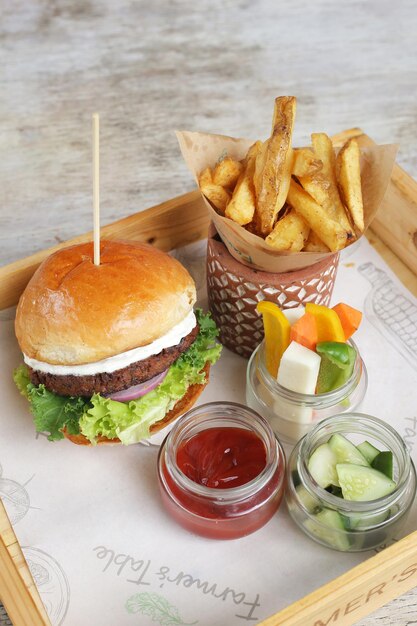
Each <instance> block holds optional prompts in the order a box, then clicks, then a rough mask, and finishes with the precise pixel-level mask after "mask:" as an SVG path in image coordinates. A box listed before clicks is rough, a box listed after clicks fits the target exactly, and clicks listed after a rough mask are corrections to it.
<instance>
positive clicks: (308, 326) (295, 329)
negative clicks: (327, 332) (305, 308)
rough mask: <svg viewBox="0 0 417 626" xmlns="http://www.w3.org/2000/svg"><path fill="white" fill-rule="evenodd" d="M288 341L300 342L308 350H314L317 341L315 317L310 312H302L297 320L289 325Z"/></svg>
mask: <svg viewBox="0 0 417 626" xmlns="http://www.w3.org/2000/svg"><path fill="white" fill-rule="evenodd" d="M290 341H296V342H297V343H301V345H302V346H305V347H306V348H308V349H309V350H315V349H316V344H317V341H318V333H317V323H316V318H315V317H314V315H312V314H311V313H304V315H303V316H302V317H300V319H299V320H297V321H296V322H295V324H293V325H292V326H291V331H290Z"/></svg>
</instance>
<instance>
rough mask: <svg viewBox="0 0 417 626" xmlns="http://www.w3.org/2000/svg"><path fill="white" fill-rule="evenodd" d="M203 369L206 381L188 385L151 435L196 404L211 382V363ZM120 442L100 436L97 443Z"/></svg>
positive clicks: (82, 441)
mask: <svg viewBox="0 0 417 626" xmlns="http://www.w3.org/2000/svg"><path fill="white" fill-rule="evenodd" d="M202 371H203V372H205V374H206V378H205V381H204V383H201V384H200V385H190V387H188V389H187V393H186V394H185V395H184V396H183V397H182V398H181V400H178V402H177V403H176V405H175V406H174V408H173V409H171V410H170V411H169V413H167V414H166V415H165V417H164V419H162V420H160V421H159V422H156V423H155V424H153V425H152V426H151V428H150V434H151V436H152V435H154V434H155V433H157V432H159V431H160V430H162V429H163V428H165V426H168V424H172V423H173V422H175V420H177V419H178V418H179V417H181V415H183V414H184V413H185V412H186V411H188V409H191V407H192V406H193V405H194V404H195V402H196V401H197V399H198V397H199V395H200V394H201V392H202V391H203V389H204V387H205V386H206V385H207V383H208V382H209V374H210V364H209V363H206V364H205V366H204V367H203V369H202ZM63 434H64V437H65V438H66V439H69V440H70V441H72V443H76V444H77V445H80V446H91V445H92V444H91V443H90V441H89V440H88V439H87V438H86V437H84V435H82V434H79V435H70V434H69V433H68V432H67V431H66V430H65V429H64V430H63ZM119 443H121V441H120V439H107V438H106V437H98V438H97V442H96V444H97V445H104V444H113V445H115V444H119Z"/></svg>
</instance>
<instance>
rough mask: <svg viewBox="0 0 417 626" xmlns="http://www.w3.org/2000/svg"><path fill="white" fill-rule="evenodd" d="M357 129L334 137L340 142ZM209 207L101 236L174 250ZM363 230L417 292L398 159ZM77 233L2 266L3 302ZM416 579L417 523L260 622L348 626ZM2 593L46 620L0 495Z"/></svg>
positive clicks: (22, 619)
mask: <svg viewBox="0 0 417 626" xmlns="http://www.w3.org/2000/svg"><path fill="white" fill-rule="evenodd" d="M349 137H357V139H358V141H359V143H360V145H362V146H366V145H370V144H372V140H371V139H370V138H369V137H368V136H367V135H365V134H364V133H363V132H362V131H361V130H360V129H351V130H347V131H343V132H342V133H340V134H338V135H336V136H335V137H333V141H334V143H335V145H340V144H342V143H343V142H344V141H346V139H348V138H349ZM208 222H209V219H208V215H207V211H206V208H205V205H204V203H203V201H202V199H201V196H200V192H199V191H193V192H190V193H187V194H184V195H182V196H178V197H177V198H173V199H172V200H168V201H167V202H164V203H162V204H160V205H158V206H155V207H153V208H151V209H148V210H147V211H143V212H141V213H137V214H135V215H132V216H130V217H127V218H125V219H123V220H120V221H117V222H114V223H113V224H110V225H108V226H105V227H103V228H102V231H101V233H102V237H103V238H105V239H125V240H136V241H143V242H147V243H151V244H153V245H155V246H156V247H158V248H161V249H162V250H171V249H173V248H177V247H180V246H184V245H186V244H189V243H192V242H194V241H197V240H199V239H203V238H205V237H206V236H207V229H208ZM367 237H368V239H369V241H370V242H371V244H372V245H373V246H374V247H375V248H376V249H377V250H378V252H379V253H380V254H381V256H382V257H383V258H384V259H385V261H386V262H387V263H388V265H390V267H391V269H392V270H393V271H394V272H395V273H396V275H397V276H398V278H399V279H400V280H401V281H402V282H403V283H404V284H405V285H406V287H407V288H408V289H409V290H410V291H411V292H412V293H414V295H416V296H417V254H416V252H417V250H416V248H417V182H416V181H414V180H413V179H412V178H411V177H410V176H409V175H408V174H406V173H405V172H404V171H403V170H402V169H401V168H400V167H399V166H397V165H395V166H394V170H393V174H392V178H391V182H390V184H389V187H388V190H387V193H386V196H385V199H384V202H383V204H382V206H381V209H380V211H379V212H378V215H377V217H376V218H375V220H374V222H373V223H372V230H371V231H368V233H367ZM91 239H92V234H91V233H87V234H85V235H81V236H79V237H75V238H74V239H71V240H70V241H67V242H65V243H63V244H60V245H58V246H55V247H53V248H50V249H48V250H44V251H42V252H38V253H36V254H34V255H32V256H30V257H27V258H26V259H22V260H20V261H16V262H15V263H11V264H10V265H7V266H5V267H3V268H0V310H1V309H5V308H8V307H11V306H13V305H15V304H16V303H17V301H18V299H19V296H20V294H21V293H22V291H23V289H24V288H25V286H26V284H27V282H28V280H29V279H30V277H31V276H32V274H33V272H34V271H35V269H36V268H37V267H38V265H39V264H40V263H41V261H42V260H43V259H44V258H45V257H47V256H48V255H49V254H51V252H54V251H55V250H59V249H60V248H62V247H64V246H67V245H69V244H73V243H79V242H82V241H89V240H91ZM416 585H417V531H416V532H413V533H411V534H410V535H408V536H407V537H405V538H404V539H402V540H401V541H399V542H397V543H396V544H394V545H392V546H391V547H389V548H387V549H386V550H384V551H383V552H380V553H379V554H377V555H376V556H374V557H371V558H369V559H368V560H367V561H365V562H364V563H361V564H360V565H358V566H356V567H354V568H353V569H351V570H349V571H348V572H346V573H345V574H343V575H342V576H339V577H338V578H336V579H334V580H333V581H331V582H329V583H328V584H326V585H324V586H322V587H320V588H319V589H317V590H316V591H313V592H312V593H310V594H309V595H307V596H305V597H304V598H302V599H301V600H299V601H297V602H295V603H293V604H291V605H290V606H288V607H287V608H285V609H284V610H282V611H280V612H279V613H276V614H275V615H273V616H271V617H270V618H268V619H266V620H264V621H263V622H261V623H260V625H259V626H326V625H328V624H333V623H336V624H337V625H338V626H348V625H351V624H353V623H355V622H357V621H358V620H359V619H361V618H362V617H364V616H366V615H368V614H369V613H372V612H373V611H375V610H376V609H377V608H379V607H381V606H383V605H384V604H386V603H387V602H389V601H390V600H392V599H393V598H396V597H398V596H399V595H401V594H403V593H405V592H406V591H408V590H410V589H412V588H413V587H415V586H416ZM0 599H1V601H2V602H3V604H4V606H5V608H6V610H7V612H8V614H9V617H10V619H11V620H12V622H13V624H14V625H15V626H48V625H49V624H50V622H49V620H48V617H47V615H46V613H45V609H44V607H43V604H42V601H41V599H40V596H39V593H38V591H37V588H36V585H35V583H34V581H33V579H32V576H31V574H30V571H29V569H28V566H27V564H26V561H25V559H24V556H23V553H22V551H21V549H20V546H19V543H18V541H17V539H16V536H15V534H14V531H13V529H12V527H11V525H10V522H9V520H8V517H7V514H6V511H5V509H4V506H3V503H2V502H1V500H0Z"/></svg>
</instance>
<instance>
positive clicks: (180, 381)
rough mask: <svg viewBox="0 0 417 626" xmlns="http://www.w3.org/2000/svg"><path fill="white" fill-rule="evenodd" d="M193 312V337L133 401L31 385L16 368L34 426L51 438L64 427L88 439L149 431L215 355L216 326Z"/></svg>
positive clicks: (131, 439) (133, 439)
mask: <svg viewBox="0 0 417 626" xmlns="http://www.w3.org/2000/svg"><path fill="white" fill-rule="evenodd" d="M196 316H197V320H198V323H199V326H200V331H199V333H198V335H197V338H196V340H195V341H194V342H193V343H192V345H191V346H190V347H189V348H188V350H186V351H185V352H184V353H183V354H182V355H181V356H180V357H179V358H178V359H177V360H176V361H175V363H174V364H173V365H171V367H170V368H169V370H168V373H167V375H166V377H165V378H164V380H163V381H162V383H161V384H160V385H159V386H158V387H156V388H155V389H154V390H153V391H151V392H150V393H148V394H146V395H145V396H143V397H142V398H139V399H138V400H134V401H131V402H117V401H116V400H111V399H110V398H104V397H103V396H101V395H100V394H94V395H93V396H92V398H91V399H89V400H88V399H85V398H72V397H68V396H58V395H57V394H55V393H53V392H51V391H48V390H47V389H45V387H44V385H39V386H38V387H35V386H34V385H32V384H31V383H30V380H29V373H28V370H27V368H26V366H24V365H22V366H20V367H18V368H17V369H16V371H15V372H14V376H13V378H14V381H15V383H16V385H17V387H18V389H19V391H20V392H21V393H22V394H23V395H25V396H26V397H27V398H28V400H29V402H30V405H31V411H32V413H33V415H34V418H35V420H34V421H35V426H36V430H37V431H38V432H47V433H49V436H48V439H50V440H51V441H53V440H57V439H62V437H63V434H62V429H63V428H64V427H65V428H66V429H67V430H68V432H69V433H71V434H78V433H79V432H81V433H82V434H83V435H85V437H87V439H89V440H90V441H91V443H95V442H96V440H97V437H99V436H100V435H102V436H104V437H107V438H108V439H114V438H116V437H118V438H119V439H120V440H121V441H122V443H124V444H131V443H137V442H138V441H140V440H141V439H144V438H146V437H147V436H149V432H150V427H151V426H152V424H154V423H155V422H157V421H159V420H161V419H163V418H164V417H165V415H166V413H167V412H168V411H170V410H171V409H172V408H173V407H174V405H175V404H176V403H177V401H178V400H180V399H181V398H182V397H183V396H184V395H185V393H186V391H187V389H188V387H189V386H190V385H193V384H200V383H203V382H204V380H205V373H204V372H201V370H202V369H203V367H204V365H205V364H206V363H207V362H209V363H211V364H214V363H215V362H216V361H217V359H218V358H219V356H220V352H221V345H219V344H216V343H215V338H216V336H217V334H218V330H217V328H216V325H215V323H214V321H213V320H212V319H211V317H210V314H203V312H202V311H201V310H200V309H197V311H196Z"/></svg>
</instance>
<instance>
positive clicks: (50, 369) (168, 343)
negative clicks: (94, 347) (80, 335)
mask: <svg viewBox="0 0 417 626" xmlns="http://www.w3.org/2000/svg"><path fill="white" fill-rule="evenodd" d="M196 324H197V320H196V317H195V315H194V311H193V310H191V311H190V313H189V314H188V315H187V317H185V318H184V319H183V320H182V322H180V323H179V324H176V326H174V327H173V328H171V330H169V331H168V332H167V333H166V334H165V335H162V337H159V338H158V339H155V341H152V342H151V343H148V344H147V345H146V346H140V347H139V348H133V350H128V351H127V352H121V353H120V354H115V355H114V356H110V357H108V358H107V359H102V360H101V361H95V362H94V363H84V364H83V365H52V364H51V363H45V362H44V361H38V360H37V359H32V358H30V357H29V356H27V355H26V354H23V359H24V361H25V363H26V365H29V367H31V368H32V369H34V370H38V371H39V372H44V373H45V374H58V375H60V376H67V375H68V374H72V375H73V376H89V375H90V376H92V375H94V374H102V373H108V374H111V373H112V372H115V371H117V370H120V369H123V368H124V367H127V366H128V365H131V364H132V363H136V362H137V361H143V360H144V359H147V358H148V357H150V356H153V355H155V354H159V353H160V352H161V350H164V349H165V348H171V347H172V346H176V345H177V344H179V342H180V341H181V339H183V338H184V337H186V336H187V335H188V334H189V333H190V332H191V331H192V330H193V328H194V327H195V326H196Z"/></svg>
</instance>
